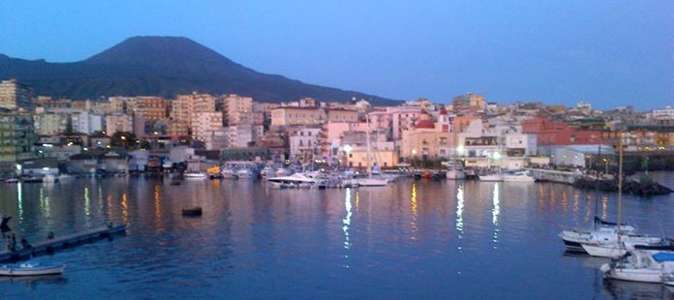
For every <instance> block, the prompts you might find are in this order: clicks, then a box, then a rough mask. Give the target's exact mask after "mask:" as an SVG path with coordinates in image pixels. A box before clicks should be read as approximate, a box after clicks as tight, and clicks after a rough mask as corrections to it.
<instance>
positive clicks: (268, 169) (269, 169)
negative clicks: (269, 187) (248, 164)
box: [260, 166, 274, 179]
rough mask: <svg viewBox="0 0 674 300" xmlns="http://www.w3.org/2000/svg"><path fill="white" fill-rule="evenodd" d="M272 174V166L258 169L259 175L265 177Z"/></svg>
mask: <svg viewBox="0 0 674 300" xmlns="http://www.w3.org/2000/svg"><path fill="white" fill-rule="evenodd" d="M273 174H274V168H272V167H270V166H266V167H264V168H263V169H262V170H260V177H262V178H263V179H264V178H267V177H269V176H272V175H273Z"/></svg>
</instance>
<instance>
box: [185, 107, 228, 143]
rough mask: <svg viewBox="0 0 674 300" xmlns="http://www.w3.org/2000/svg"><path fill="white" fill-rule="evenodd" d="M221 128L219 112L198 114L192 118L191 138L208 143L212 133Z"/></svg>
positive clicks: (220, 114)
mask: <svg viewBox="0 0 674 300" xmlns="http://www.w3.org/2000/svg"><path fill="white" fill-rule="evenodd" d="M222 128H223V126H222V113H221V112H198V113H195V114H194V117H193V118H192V137H193V138H194V139H197V140H200V141H202V142H204V143H206V142H209V141H210V139H211V137H213V133H214V132H215V131H221V130H223V129H222Z"/></svg>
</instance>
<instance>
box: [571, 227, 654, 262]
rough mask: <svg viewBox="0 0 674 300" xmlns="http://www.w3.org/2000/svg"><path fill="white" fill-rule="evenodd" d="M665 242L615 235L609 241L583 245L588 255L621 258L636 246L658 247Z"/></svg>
mask: <svg viewBox="0 0 674 300" xmlns="http://www.w3.org/2000/svg"><path fill="white" fill-rule="evenodd" d="M663 242H665V240H664V239H662V238H659V237H654V236H646V235H638V234H625V233H622V232H621V233H620V240H618V234H615V235H614V236H612V237H611V238H609V239H608V240H594V241H589V242H586V243H581V246H582V247H583V250H585V252H587V254H589V255H591V256H596V257H607V258H620V257H623V256H625V254H627V252H628V251H631V250H634V249H635V248H636V246H657V245H661V244H662V243H663Z"/></svg>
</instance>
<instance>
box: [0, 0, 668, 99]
mask: <svg viewBox="0 0 674 300" xmlns="http://www.w3.org/2000/svg"><path fill="white" fill-rule="evenodd" d="M138 35H169V36H185V37H189V38H191V39H193V40H195V41H197V42H199V43H201V44H203V45H205V46H207V47H209V48H211V49H214V50H216V51H217V52H219V53H221V54H223V55H224V56H227V57H229V58H230V59H232V60H234V61H236V62H238V63H241V64H243V65H245V66H248V67H251V68H253V69H255V70H257V71H260V72H264V73H273V74H281V75H284V76H287V77H290V78H293V79H299V80H302V81H304V82H308V83H314V84H321V85H326V86H331V87H338V88H342V89H350V90H357V91H361V92H366V93H370V94H375V95H379V96H384V97H389V98H393V99H403V100H409V99H416V98H419V97H426V98H429V99H431V100H433V101H437V102H448V101H451V99H452V97H453V96H456V95H460V94H464V93H466V92H475V93H480V94H483V95H485V96H486V97H487V99H488V100H489V101H495V102H499V103H509V102H513V101H543V102H545V103H550V104H566V105H574V104H575V103H576V102H578V101H580V100H585V101H589V102H591V103H592V104H593V105H594V106H595V107H599V108H610V107H615V106H620V105H633V106H635V107H636V108H638V109H650V108H655V107H661V106H664V105H674V4H672V2H671V0H639V1H634V0H618V1H609V0H597V1H587V0H565V1H548V0H531V1H524V0H515V1H513V0H500V1H480V0H466V1H451V0H439V1H433V0H428V1H424V0H418V1H398V0H388V1H368V0H360V1H357V0H355V1H351V0H341V1H329V0H328V1H315V0H313V1H311V0H307V1H304V0H302V1H300V0H297V1H295V0H284V1H256V0H247V1H244V0H241V1H222V0H221V1H206V0H202V1H189V0H182V1H174V0H164V1H150V0H143V1H137V0H136V1H126V0H115V1H112V0H109V1H108V0H102V1H84V0H70V1H42V0H32V1H9V0H0V53H2V54H6V55H8V56H11V57H18V58H25V59H40V58H43V59H46V60H47V61H52V62H68V61H77V60H82V59H85V58H87V57H89V56H92V55H94V54H96V53H98V52H100V51H102V50H104V49H106V48H109V47H111V46H113V45H114V44H116V43H119V42H121V41H122V40H124V39H125V38H128V37H131V36H138Z"/></svg>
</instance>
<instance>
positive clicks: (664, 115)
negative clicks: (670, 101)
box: [650, 105, 674, 120]
mask: <svg viewBox="0 0 674 300" xmlns="http://www.w3.org/2000/svg"><path fill="white" fill-rule="evenodd" d="M650 117H651V118H653V119H658V120H674V108H673V107H671V106H670V105H667V106H665V107H664V108H661V109H654V110H653V111H652V112H651V113H650Z"/></svg>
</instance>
